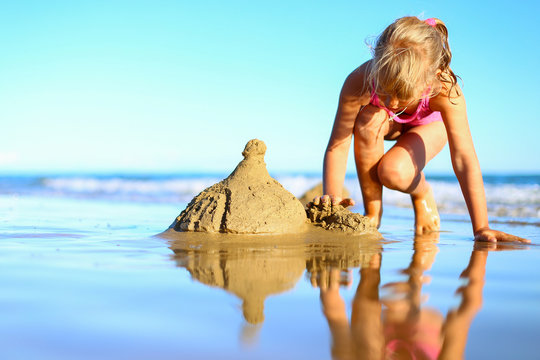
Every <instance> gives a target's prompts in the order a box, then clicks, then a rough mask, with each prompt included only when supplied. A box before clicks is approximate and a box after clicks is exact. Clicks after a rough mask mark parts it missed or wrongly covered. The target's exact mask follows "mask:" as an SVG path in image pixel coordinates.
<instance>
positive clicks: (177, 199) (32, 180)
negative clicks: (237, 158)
mask: <svg viewBox="0 0 540 360" xmlns="http://www.w3.org/2000/svg"><path fill="white" fill-rule="evenodd" d="M226 176H227V174H168V175H163V174H162V175H134V174H131V175H125V174H124V175H110V174H107V175H80V174H79V175H73V174H71V175H69V174H63V175H62V174H61V175H48V176H36V175H25V176H0V194H2V195H12V196H28V195H32V196H45V197H54V198H76V199H81V200H83V199H93V200H95V199H100V200H105V201H107V200H109V201H122V202H136V203H170V204H179V203H184V202H189V201H190V200H191V198H192V197H193V196H195V195H196V194H198V193H199V192H201V191H202V190H204V189H205V188H206V187H208V186H210V185H212V184H214V183H216V182H218V181H220V180H221V179H223V178H224V177H226ZM273 176H274V178H276V179H277V180H278V181H279V182H280V183H281V184H282V185H283V186H284V187H285V188H286V189H288V190H289V191H290V192H292V193H293V194H294V195H295V196H297V197H300V196H302V194H303V193H304V192H305V191H307V190H308V189H310V188H311V187H312V186H314V185H316V184H317V183H318V182H320V179H321V177H320V175H306V174H298V175H280V174H277V175H276V174H273ZM427 179H428V181H429V182H430V184H431V185H432V187H433V191H434V194H435V198H436V200H437V204H438V207H439V211H440V212H441V213H443V214H445V215H448V216H450V217H452V218H454V219H457V218H459V215H467V208H466V206H465V202H464V200H463V196H462V195H461V190H460V188H459V184H458V182H457V180H456V178H455V176H454V175H431V176H427ZM484 183H485V190H486V198H487V202H488V212H489V216H490V218H491V219H492V220H494V221H497V222H516V221H517V222H523V223H527V224H536V225H540V175H516V174H505V175H486V176H484ZM345 187H346V188H347V189H349V191H350V193H351V197H352V198H354V199H355V200H356V201H357V203H358V204H357V206H356V211H358V212H361V198H362V197H361V193H360V187H359V185H358V181H357V180H356V177H355V176H347V177H346V180H345ZM383 201H384V206H385V208H388V209H394V210H395V209H405V208H411V205H410V198H409V196H407V195H405V194H402V193H400V192H397V191H390V190H386V189H385V192H384V196H383Z"/></svg>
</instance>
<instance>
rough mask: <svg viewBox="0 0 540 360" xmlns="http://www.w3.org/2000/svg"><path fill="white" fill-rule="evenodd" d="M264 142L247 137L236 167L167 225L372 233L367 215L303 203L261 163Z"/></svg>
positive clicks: (179, 228)
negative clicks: (311, 226)
mask: <svg viewBox="0 0 540 360" xmlns="http://www.w3.org/2000/svg"><path fill="white" fill-rule="evenodd" d="M265 153H266V145H265V144H264V142H263V141H261V140H257V139H253V140H250V141H249V142H248V143H247V145H246V147H245V149H244V151H243V152H242V155H243V156H244V159H243V160H242V161H240V163H239V164H238V166H237V167H236V169H234V171H233V172H232V173H231V174H230V175H229V176H228V177H227V178H226V179H224V180H222V181H220V182H218V183H217V184H214V185H212V186H210V187H209V188H207V189H205V190H203V191H202V192H201V193H200V194H198V195H197V196H195V197H194V198H193V200H191V202H190V203H189V204H188V205H187V207H186V208H185V209H184V210H183V211H182V212H181V213H180V215H178V217H177V218H176V220H175V221H174V222H173V224H172V225H171V226H170V229H173V230H175V231H195V232H209V233H234V234H292V233H300V232H304V231H305V230H306V227H307V226H308V224H309V223H311V224H313V225H316V226H319V227H322V228H324V229H326V230H331V231H337V232H343V233H349V234H356V235H362V234H366V233H373V232H375V233H377V229H376V228H375V227H373V226H372V225H371V224H370V222H369V219H368V218H366V217H365V216H362V215H360V214H356V213H353V212H350V211H349V210H347V209H345V208H343V207H342V206H339V205H338V206H332V205H330V204H321V205H317V206H315V205H313V204H308V208H307V209H305V208H304V205H302V203H301V202H300V201H299V200H298V199H297V198H296V197H295V196H294V195H293V194H291V193H290V192H289V191H287V190H286V189H285V188H284V187H283V186H282V185H281V184H280V183H279V182H277V181H276V180H275V179H273V178H272V177H271V176H270V174H269V173H268V170H267V169H266V164H265V162H264V155H265Z"/></svg>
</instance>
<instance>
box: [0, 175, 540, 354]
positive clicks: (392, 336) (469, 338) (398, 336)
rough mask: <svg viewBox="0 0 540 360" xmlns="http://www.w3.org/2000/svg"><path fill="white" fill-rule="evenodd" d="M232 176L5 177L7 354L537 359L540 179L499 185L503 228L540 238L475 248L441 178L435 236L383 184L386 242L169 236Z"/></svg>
mask: <svg viewBox="0 0 540 360" xmlns="http://www.w3.org/2000/svg"><path fill="white" fill-rule="evenodd" d="M226 175H227V174H169V175H164V174H160V175H148V174H147V175H140V174H137V175H135V174H129V175H126V174H122V175H118V174H47V175H43V174H40V175H3V176H0V287H1V289H2V291H1V292H0V319H2V320H0V358H2V359H209V358H217V357H219V358H221V359H274V358H276V357H278V358H280V359H304V358H311V359H331V358H333V359H348V358H366V357H367V354H372V352H371V351H378V352H379V353H377V354H378V355H377V357H382V356H387V357H390V356H393V358H398V359H399V358H410V357H411V356H412V355H414V356H416V358H425V357H428V358H429V357H431V358H434V357H436V356H437V355H438V354H445V355H447V356H450V358H461V357H463V356H464V357H466V358H470V359H482V358H489V359H509V358H516V359H518V358H519V359H533V358H538V353H537V349H536V334H538V331H540V325H539V324H540V308H539V307H538V303H539V302H540V269H539V267H538V263H539V261H540V247H539V246H538V244H539V243H540V226H539V225H540V176H539V175H487V176H485V178H484V180H485V185H486V195H487V199H488V205H489V214H490V221H491V224H492V226H493V227H494V228H497V229H499V230H502V231H506V232H509V233H512V234H515V235H519V236H522V237H526V238H529V239H530V240H531V241H532V244H530V245H519V244H497V245H493V244H491V245H489V244H475V243H474V242H473V241H472V238H473V236H472V231H471V226H470V220H469V217H468V215H467V211H466V208H465V204H464V202H463V198H462V195H461V192H460V190H459V185H458V183H457V181H456V180H455V178H454V177H453V176H442V175H437V176H428V180H430V182H431V184H432V186H433V189H434V193H435V197H436V200H437V202H438V205H439V209H440V212H441V222H442V225H441V231H440V232H437V233H433V234H431V235H427V236H414V234H413V223H414V217H413V212H412V209H411V207H410V200H409V199H408V197H407V196H405V195H403V194H400V193H397V192H394V191H386V190H385V192H384V208H385V212H384V215H383V219H382V225H381V228H380V231H381V234H382V239H373V238H367V237H366V238H364V237H360V238H356V237H350V236H338V235H332V234H326V233H324V237H323V238H321V237H320V234H319V235H317V236H318V237H317V236H315V235H311V234H309V235H308V236H307V237H306V238H305V239H304V240H301V241H298V239H295V238H292V237H291V238H288V237H272V236H264V235H263V236H259V237H256V238H254V239H251V240H250V241H245V239H243V238H241V237H238V236H236V237H235V236H234V235H206V234H195V235H197V236H195V235H194V236H193V237H191V236H188V237H185V236H184V234H172V235H171V234H168V235H164V234H161V233H162V232H163V231H164V230H166V229H167V228H168V227H169V225H170V224H171V223H172V222H173V220H174V219H175V217H176V216H177V215H178V214H179V213H180V212H181V211H182V210H183V209H184V208H185V206H186V205H187V203H188V202H189V200H191V198H192V197H193V196H194V195H196V194H197V193H198V192H200V191H201V190H203V189H204V188H206V187H208V186H210V185H212V184H213V183H215V182H217V181H219V180H221V179H222V178H223V177H225V176H226ZM273 176H274V177H275V178H276V179H277V180H278V181H280V182H281V183H282V184H283V185H284V187H285V188H287V189H288V190H289V191H291V192H292V193H293V194H294V195H296V196H300V195H302V193H303V192H304V191H306V190H307V189H309V188H311V187H312V186H313V185H315V184H317V183H318V182H319V176H317V175H314V174H273ZM345 183H346V184H345V185H346V187H347V188H348V189H349V191H350V192H351V196H352V197H353V198H354V199H355V200H357V202H358V204H357V205H356V206H355V207H354V208H353V211H358V212H361V201H360V199H361V196H360V189H359V186H358V183H357V181H356V179H355V178H354V177H347V178H346V181H345ZM321 231H323V230H321ZM374 349H375V350H374ZM377 349H378V350H377ZM448 354H450V355H448ZM407 356H408V357H407Z"/></svg>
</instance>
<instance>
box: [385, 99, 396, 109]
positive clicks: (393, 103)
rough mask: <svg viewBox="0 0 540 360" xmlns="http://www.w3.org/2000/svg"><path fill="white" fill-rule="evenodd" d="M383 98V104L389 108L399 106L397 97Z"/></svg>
mask: <svg viewBox="0 0 540 360" xmlns="http://www.w3.org/2000/svg"><path fill="white" fill-rule="evenodd" d="M385 100H386V101H385V104H384V105H385V106H386V107H387V108H389V109H397V107H398V106H399V101H398V99H396V98H394V97H390V96H387V97H386V99H385Z"/></svg>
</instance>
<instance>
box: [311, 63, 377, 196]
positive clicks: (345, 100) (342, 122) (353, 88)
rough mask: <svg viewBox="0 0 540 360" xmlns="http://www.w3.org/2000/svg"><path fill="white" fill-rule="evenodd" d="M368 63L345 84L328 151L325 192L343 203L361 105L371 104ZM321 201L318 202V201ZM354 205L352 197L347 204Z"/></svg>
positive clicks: (356, 71)
mask: <svg viewBox="0 0 540 360" xmlns="http://www.w3.org/2000/svg"><path fill="white" fill-rule="evenodd" d="M367 66H368V62H366V63H364V64H363V65H361V66H360V67H359V68H357V69H356V70H354V71H353V72H352V73H351V74H350V75H349V76H348V77H347V79H346V80H345V83H344V84H343V88H342V89H341V93H340V96H339V104H338V109H337V113H336V118H335V120H334V126H333V128H332V134H331V135H330V140H329V141H328V146H327V147H326V152H325V154H324V163H323V192H324V194H325V195H328V196H329V197H330V198H331V200H332V203H340V202H341V196H342V191H343V182H344V180H345V171H346V168H347V157H348V154H349V148H350V145H351V138H352V135H353V129H354V123H355V121H356V117H357V116H358V112H359V111H360V108H361V107H362V106H363V105H367V104H368V103H369V91H367V87H366V86H365V77H366V76H365V74H366V67H367ZM317 200H318V199H316V200H315V203H318V201H317ZM323 200H324V199H323ZM353 204H354V203H353V201H352V200H350V199H348V200H346V201H345V204H343V205H345V206H347V205H353Z"/></svg>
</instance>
